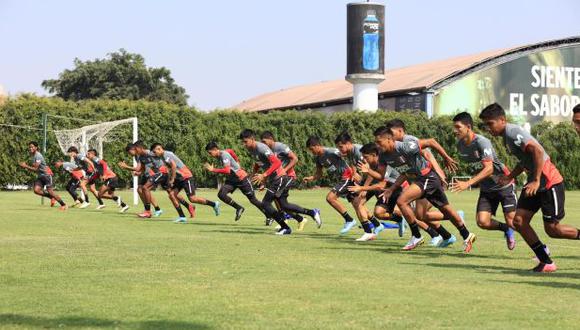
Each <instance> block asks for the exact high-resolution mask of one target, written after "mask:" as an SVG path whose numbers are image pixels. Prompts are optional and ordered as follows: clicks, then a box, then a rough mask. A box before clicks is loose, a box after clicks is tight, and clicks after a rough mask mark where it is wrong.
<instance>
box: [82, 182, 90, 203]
mask: <svg viewBox="0 0 580 330" xmlns="http://www.w3.org/2000/svg"><path fill="white" fill-rule="evenodd" d="M87 185H88V181H87V179H86V178H84V177H83V178H82V179H81V180H80V186H81V191H82V192H83V195H84V197H85V203H86V204H87V206H89V205H90V201H89V189H88V188H87Z"/></svg>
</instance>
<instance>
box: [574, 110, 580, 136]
mask: <svg viewBox="0 0 580 330" xmlns="http://www.w3.org/2000/svg"><path fill="white" fill-rule="evenodd" d="M572 112H574V115H573V116H572V122H573V123H574V128H575V129H576V133H578V135H580V104H576V106H575V107H574V109H572Z"/></svg>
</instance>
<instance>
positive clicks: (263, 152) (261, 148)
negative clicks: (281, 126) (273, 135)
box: [256, 144, 272, 158]
mask: <svg viewBox="0 0 580 330" xmlns="http://www.w3.org/2000/svg"><path fill="white" fill-rule="evenodd" d="M256 151H258V154H260V155H262V156H264V158H268V157H270V155H272V150H270V148H268V147H266V146H265V145H263V144H258V146H257V148H256Z"/></svg>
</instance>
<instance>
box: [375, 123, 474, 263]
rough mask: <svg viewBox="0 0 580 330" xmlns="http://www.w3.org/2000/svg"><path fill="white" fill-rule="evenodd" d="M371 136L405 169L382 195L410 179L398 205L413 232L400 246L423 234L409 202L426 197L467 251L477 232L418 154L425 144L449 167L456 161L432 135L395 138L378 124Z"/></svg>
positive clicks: (411, 245) (419, 239)
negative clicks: (453, 229) (425, 138)
mask: <svg viewBox="0 0 580 330" xmlns="http://www.w3.org/2000/svg"><path fill="white" fill-rule="evenodd" d="M374 136H375V142H376V144H377V145H378V146H379V148H380V149H381V150H382V151H383V152H386V153H389V154H390V155H391V156H393V157H395V158H397V159H399V160H400V162H401V163H402V164H400V165H399V166H397V167H398V168H401V167H402V165H406V169H405V171H403V173H401V175H400V176H399V178H398V179H397V182H395V184H393V185H392V186H390V187H389V188H387V189H386V190H385V192H384V197H385V199H386V198H389V197H390V196H391V195H392V194H393V192H394V190H395V189H397V188H398V187H399V186H400V185H401V184H402V183H403V182H404V181H405V180H409V181H410V183H411V184H410V186H409V187H408V188H407V189H405V190H404V191H403V192H402V193H401V195H400V196H399V198H398V199H397V206H398V207H399V209H400V210H401V212H402V213H403V216H404V217H405V219H406V220H407V222H408V223H409V228H410V229H411V233H412V236H411V239H410V240H409V242H408V243H407V244H406V245H405V247H404V248H403V250H412V249H414V248H416V247H417V246H418V245H420V244H422V242H423V237H422V236H421V232H420V231H419V227H418V224H417V217H416V216H415V213H414V211H413V209H412V207H411V205H410V204H411V202H413V201H416V200H418V199H421V198H426V199H427V200H428V201H429V202H430V203H431V204H433V206H435V207H436V208H438V209H439V210H440V211H441V212H442V213H443V214H444V215H446V216H447V217H449V218H450V220H451V221H452V222H453V224H454V225H455V227H457V229H458V230H459V233H460V234H461V236H462V237H463V240H464V242H463V251H464V252H470V251H471V249H472V248H473V242H474V241H475V239H476V236H475V234H473V233H470V232H469V230H468V229H467V228H466V226H465V223H464V222H463V220H462V219H461V217H460V216H459V214H457V212H456V211H455V210H454V209H453V208H452V207H451V205H450V204H449V202H448V200H447V196H446V195H445V190H444V188H443V184H442V182H441V178H440V177H439V175H438V174H437V172H436V171H434V170H433V167H432V165H431V163H429V162H428V161H427V160H426V159H425V158H424V156H423V155H422V154H421V150H422V149H424V148H432V149H435V150H436V151H437V152H438V153H439V154H440V155H441V156H442V157H443V159H445V163H446V166H447V167H448V168H449V169H451V170H455V169H456V168H457V162H456V161H455V160H454V159H453V158H451V157H450V156H449V155H448V154H447V153H446V152H445V150H444V149H443V148H442V147H441V145H439V143H438V142H437V141H435V140H434V139H427V140H419V139H417V140H416V141H410V142H401V141H396V140H395V138H394V135H393V131H392V128H389V127H387V126H382V127H379V128H377V129H376V130H375V132H374Z"/></svg>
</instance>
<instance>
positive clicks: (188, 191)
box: [182, 178, 220, 216]
mask: <svg viewBox="0 0 580 330" xmlns="http://www.w3.org/2000/svg"><path fill="white" fill-rule="evenodd" d="M182 187H183V190H184V191H185V195H186V196H187V198H188V199H189V201H190V202H191V203H195V204H201V205H207V206H209V207H211V208H213V211H214V213H215V215H216V216H218V215H220V203H219V202H214V201H212V200H209V199H206V198H203V197H201V196H196V194H195V181H194V180H193V178H187V179H184V180H183V184H182Z"/></svg>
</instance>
